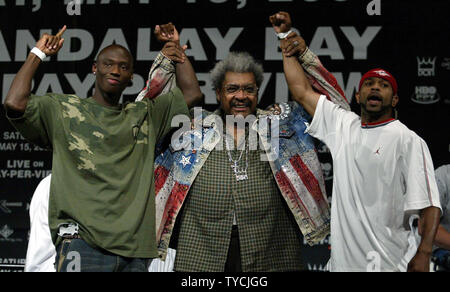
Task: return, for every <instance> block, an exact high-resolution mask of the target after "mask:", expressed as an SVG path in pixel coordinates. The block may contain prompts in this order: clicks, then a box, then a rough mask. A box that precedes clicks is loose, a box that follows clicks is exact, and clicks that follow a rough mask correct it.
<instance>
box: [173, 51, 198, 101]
mask: <svg viewBox="0 0 450 292" xmlns="http://www.w3.org/2000/svg"><path fill="white" fill-rule="evenodd" d="M176 80H177V85H178V87H179V88H180V89H181V91H182V92H183V95H184V100H185V101H186V104H187V106H188V107H189V108H191V107H194V106H195V105H196V104H198V103H200V102H201V100H202V98H203V94H202V92H201V90H200V86H199V83H198V80H197V76H196V75H195V71H194V68H193V67H192V64H191V62H190V61H189V58H187V57H186V60H185V62H184V63H177V65H176Z"/></svg>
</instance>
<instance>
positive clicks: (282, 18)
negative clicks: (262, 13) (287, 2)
mask: <svg viewBox="0 0 450 292" xmlns="http://www.w3.org/2000/svg"><path fill="white" fill-rule="evenodd" d="M269 20H270V22H271V23H272V26H273V29H275V32H276V33H285V32H288V31H290V30H291V28H292V20H291V16H290V15H289V13H287V12H283V11H280V12H278V13H276V14H274V15H272V16H270V17H269Z"/></svg>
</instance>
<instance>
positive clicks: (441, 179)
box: [435, 165, 450, 216]
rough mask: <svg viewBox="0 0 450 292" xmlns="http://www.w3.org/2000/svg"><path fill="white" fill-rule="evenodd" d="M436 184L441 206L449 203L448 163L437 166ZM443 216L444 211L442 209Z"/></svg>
mask: <svg viewBox="0 0 450 292" xmlns="http://www.w3.org/2000/svg"><path fill="white" fill-rule="evenodd" d="M435 176H436V184H437V187H438V190H439V198H440V200H441V206H448V203H449V196H450V193H449V191H450V190H449V187H450V186H449V184H450V165H444V166H441V167H439V168H438V169H437V170H436V172H435ZM444 216H446V212H445V211H444Z"/></svg>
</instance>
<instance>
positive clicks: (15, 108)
mask: <svg viewBox="0 0 450 292" xmlns="http://www.w3.org/2000/svg"><path fill="white" fill-rule="evenodd" d="M4 107H5V109H6V111H7V112H11V111H12V112H15V113H24V112H25V109H26V107H27V102H26V100H23V101H18V100H17V99H16V98H14V97H12V96H11V95H9V94H8V95H7V96H6V99H5V103H4Z"/></svg>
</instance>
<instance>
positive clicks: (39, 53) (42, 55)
mask: <svg viewBox="0 0 450 292" xmlns="http://www.w3.org/2000/svg"><path fill="white" fill-rule="evenodd" d="M31 53H32V54H35V55H36V56H38V58H39V59H41V61H44V59H45V58H47V55H46V54H45V53H44V52H43V51H41V50H39V49H38V48H36V47H34V48H33V49H32V50H31Z"/></svg>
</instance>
